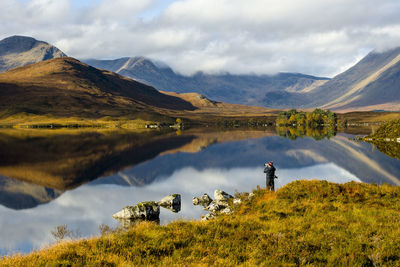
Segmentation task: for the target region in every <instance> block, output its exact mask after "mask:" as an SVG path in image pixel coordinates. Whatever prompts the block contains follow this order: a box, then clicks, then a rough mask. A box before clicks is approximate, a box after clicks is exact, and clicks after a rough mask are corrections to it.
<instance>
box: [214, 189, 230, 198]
mask: <svg viewBox="0 0 400 267" xmlns="http://www.w3.org/2000/svg"><path fill="white" fill-rule="evenodd" d="M230 198H233V196H231V195H229V194H228V193H226V192H224V191H222V190H218V189H217V190H215V191H214V199H215V200H221V201H227V200H228V199H230Z"/></svg>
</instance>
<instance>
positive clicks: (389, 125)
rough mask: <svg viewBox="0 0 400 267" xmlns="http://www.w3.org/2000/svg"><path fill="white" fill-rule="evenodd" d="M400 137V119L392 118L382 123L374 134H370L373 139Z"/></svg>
mask: <svg viewBox="0 0 400 267" xmlns="http://www.w3.org/2000/svg"><path fill="white" fill-rule="evenodd" d="M399 137H400V119H397V120H392V121H389V122H386V123H385V124H383V125H381V126H380V127H379V128H378V129H377V130H376V132H375V133H374V134H372V135H370V136H368V138H373V139H383V138H399Z"/></svg>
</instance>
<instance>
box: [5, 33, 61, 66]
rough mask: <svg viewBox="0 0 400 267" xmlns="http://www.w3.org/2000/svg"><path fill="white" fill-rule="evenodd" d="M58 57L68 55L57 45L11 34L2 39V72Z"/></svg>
mask: <svg viewBox="0 0 400 267" xmlns="http://www.w3.org/2000/svg"><path fill="white" fill-rule="evenodd" d="M58 57H66V55H65V54H64V53H63V52H62V51H60V50H59V49H58V48H57V47H55V46H52V45H50V44H48V43H46V42H43V41H38V40H36V39H34V38H32V37H25V36H11V37H8V38H5V39H3V40H1V41H0V73H1V72H5V71H7V70H10V69H13V68H17V67H21V66H25V65H28V64H32V63H37V62H40V61H44V60H48V59H52V58H58Z"/></svg>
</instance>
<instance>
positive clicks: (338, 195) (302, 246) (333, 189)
mask: <svg viewBox="0 0 400 267" xmlns="http://www.w3.org/2000/svg"><path fill="white" fill-rule="evenodd" d="M254 193H255V196H254V197H253V198H251V199H250V200H246V199H247V197H246V194H242V196H241V197H242V198H243V200H244V202H243V203H242V204H241V205H240V206H239V207H238V208H236V210H235V213H234V215H231V216H229V215H223V216H219V217H218V218H217V219H215V220H212V221H208V222H197V221H196V222H185V221H177V222H173V223H170V224H169V225H167V226H159V225H156V224H153V223H141V224H139V225H137V226H135V227H133V228H130V229H129V230H127V231H122V230H119V231H116V232H113V233H111V234H106V235H103V236H101V237H97V238H92V239H88V240H86V239H83V240H77V241H67V242H61V243H59V244H56V245H54V246H52V247H50V248H48V249H44V250H41V251H38V252H34V253H31V254H28V255H25V256H21V255H16V256H12V257H5V258H3V260H2V261H0V264H1V265H4V266H70V265H73V266H83V265H87V266H118V265H119V266H132V265H158V266H169V265H177V266H192V265H196V266H197V265H201V266H208V265H218V266H236V265H247V266H258V265H263V266H282V265H283V266H298V265H308V266H398V265H400V227H399V224H398V218H399V215H400V188H399V187H394V186H389V185H382V186H377V185H372V184H363V183H355V182H351V183H347V184H334V183H328V182H326V181H296V182H293V183H291V184H289V185H286V186H285V187H283V188H281V189H280V190H278V191H277V192H276V193H270V192H266V191H265V190H263V189H258V190H255V191H254Z"/></svg>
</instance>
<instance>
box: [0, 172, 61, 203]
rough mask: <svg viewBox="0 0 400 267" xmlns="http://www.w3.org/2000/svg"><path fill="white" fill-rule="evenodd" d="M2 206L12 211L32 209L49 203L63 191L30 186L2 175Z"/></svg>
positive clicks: (0, 182) (0, 194)
mask: <svg viewBox="0 0 400 267" xmlns="http://www.w3.org/2000/svg"><path fill="white" fill-rule="evenodd" d="M0 192H1V193H0V205H3V206H5V207H7V208H10V209H15V210H19V209H30V208H34V207H36V206H37V205H40V204H44V203H48V202H50V201H52V200H53V199H55V198H57V197H58V196H60V195H61V194H62V193H63V191H61V190H57V189H51V188H47V187H43V186H40V185H36V184H30V183H26V182H22V181H18V180H14V179H11V178H7V177H5V176H1V175H0Z"/></svg>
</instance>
